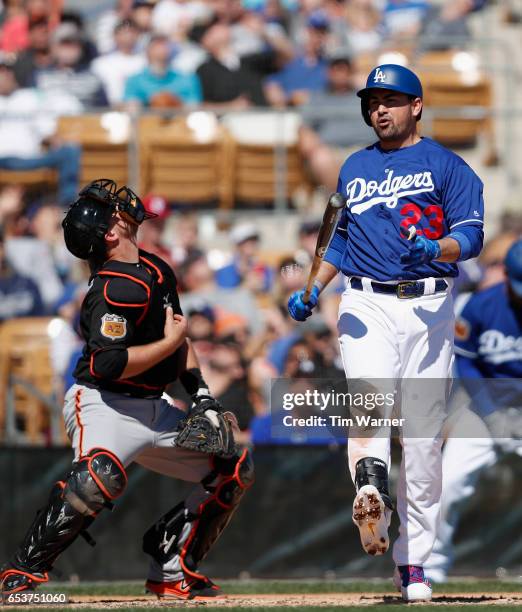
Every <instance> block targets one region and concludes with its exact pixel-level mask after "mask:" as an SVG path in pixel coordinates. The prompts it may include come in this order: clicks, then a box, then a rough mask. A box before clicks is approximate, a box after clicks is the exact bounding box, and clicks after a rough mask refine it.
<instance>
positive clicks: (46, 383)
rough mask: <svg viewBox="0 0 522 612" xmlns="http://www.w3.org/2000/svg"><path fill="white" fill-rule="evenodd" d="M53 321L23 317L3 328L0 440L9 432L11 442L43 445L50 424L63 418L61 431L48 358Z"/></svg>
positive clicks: (0, 344) (0, 333)
mask: <svg viewBox="0 0 522 612" xmlns="http://www.w3.org/2000/svg"><path fill="white" fill-rule="evenodd" d="M51 321H52V317H23V318H19V319H11V320H8V321H4V322H3V323H2V324H1V325H0V438H4V437H5V435H6V431H7V433H8V434H9V437H10V439H12V438H13V437H14V438H16V440H19V439H22V440H23V441H24V442H29V443H31V444H39V445H41V444H44V443H45V442H46V440H47V435H48V432H49V427H50V424H51V420H53V419H54V422H56V419H57V417H58V418H60V427H61V417H60V416H59V414H58V413H59V412H61V409H60V407H59V406H58V404H57V398H58V395H59V393H58V389H57V384H56V380H55V375H54V371H53V369H52V365H51V358H50V354H49V349H50V337H49V324H50V322H51ZM20 423H21V424H22V430H21V431H18V427H17V426H18V424H20ZM63 439H64V436H63V435H62V440H63Z"/></svg>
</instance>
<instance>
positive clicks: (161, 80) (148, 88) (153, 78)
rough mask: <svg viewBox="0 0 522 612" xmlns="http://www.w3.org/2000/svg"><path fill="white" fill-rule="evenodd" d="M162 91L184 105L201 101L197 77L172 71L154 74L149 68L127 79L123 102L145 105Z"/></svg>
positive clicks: (199, 84)
mask: <svg viewBox="0 0 522 612" xmlns="http://www.w3.org/2000/svg"><path fill="white" fill-rule="evenodd" d="M164 91H167V92H169V93H171V94H173V95H174V96H176V97H178V98H179V99H180V100H181V101H182V102H184V103H185V104H197V103H199V102H201V100H202V99H203V96H202V93H201V83H200V82H199V78H198V77H197V75H195V74H181V73H179V72H174V70H167V72H165V73H164V74H156V73H154V72H152V70H150V68H145V70H143V71H142V72H139V73H138V74H134V75H133V76H131V77H129V78H128V79H127V82H126V83H125V92H124V94H123V100H124V102H129V101H131V100H139V101H140V102H141V103H142V104H144V105H147V104H149V102H150V99H151V98H152V97H153V96H154V95H155V94H157V93H159V92H164Z"/></svg>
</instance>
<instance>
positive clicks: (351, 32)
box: [332, 0, 384, 56]
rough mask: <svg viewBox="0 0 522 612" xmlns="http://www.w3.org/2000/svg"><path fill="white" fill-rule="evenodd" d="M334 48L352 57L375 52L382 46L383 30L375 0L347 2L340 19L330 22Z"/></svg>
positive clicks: (349, 0) (350, 0)
mask: <svg viewBox="0 0 522 612" xmlns="http://www.w3.org/2000/svg"><path fill="white" fill-rule="evenodd" d="M332 36H333V40H334V42H335V48H334V49H332V51H337V50H344V51H347V52H349V53H350V55H352V56H357V55H361V54H362V53H371V52H372V51H376V50H377V49H378V48H379V47H380V46H381V44H382V39H383V36H384V28H383V27H382V18H381V12H380V11H379V9H378V8H377V2H376V0H348V1H347V2H346V6H345V9H344V15H343V18H342V19H335V20H333V21H332Z"/></svg>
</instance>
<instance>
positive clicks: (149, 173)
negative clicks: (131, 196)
mask: <svg viewBox="0 0 522 612" xmlns="http://www.w3.org/2000/svg"><path fill="white" fill-rule="evenodd" d="M194 116H195V120H194V119H191V118H190V116H189V117H188V118H185V117H175V118H164V117H161V116H157V115H150V116H145V117H142V118H141V119H140V122H139V136H138V139H139V143H140V170H141V180H140V190H141V192H142V193H155V194H159V195H162V196H163V197H165V198H167V199H168V200H170V201H172V202H176V203H180V204H204V203H211V202H218V203H219V206H220V208H222V209H226V208H230V207H231V206H232V204H233V202H232V190H231V186H232V178H231V172H232V166H231V164H232V161H231V151H232V143H231V139H230V137H229V136H228V134H227V132H226V130H224V129H223V128H222V127H221V126H220V125H219V124H218V123H217V122H214V121H213V119H212V117H213V115H210V114H209V113H194V114H193V117H194Z"/></svg>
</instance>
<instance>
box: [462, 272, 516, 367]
mask: <svg viewBox="0 0 522 612" xmlns="http://www.w3.org/2000/svg"><path fill="white" fill-rule="evenodd" d="M455 353H457V355H460V356H462V357H467V358H468V359H472V360H473V363H474V365H475V366H476V367H477V369H478V370H480V372H481V374H482V376H483V377H484V378H521V379H522V308H520V307H516V306H514V305H513V304H512V303H511V302H510V300H509V294H508V290H507V285H506V283H499V284H497V285H493V287H489V288H488V289H484V290H482V291H479V292H478V293H475V294H474V295H472V296H471V298H470V299H469V300H468V302H467V303H466V305H465V306H464V308H463V309H462V312H461V313H460V315H459V316H458V317H457V321H456V324H455Z"/></svg>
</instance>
